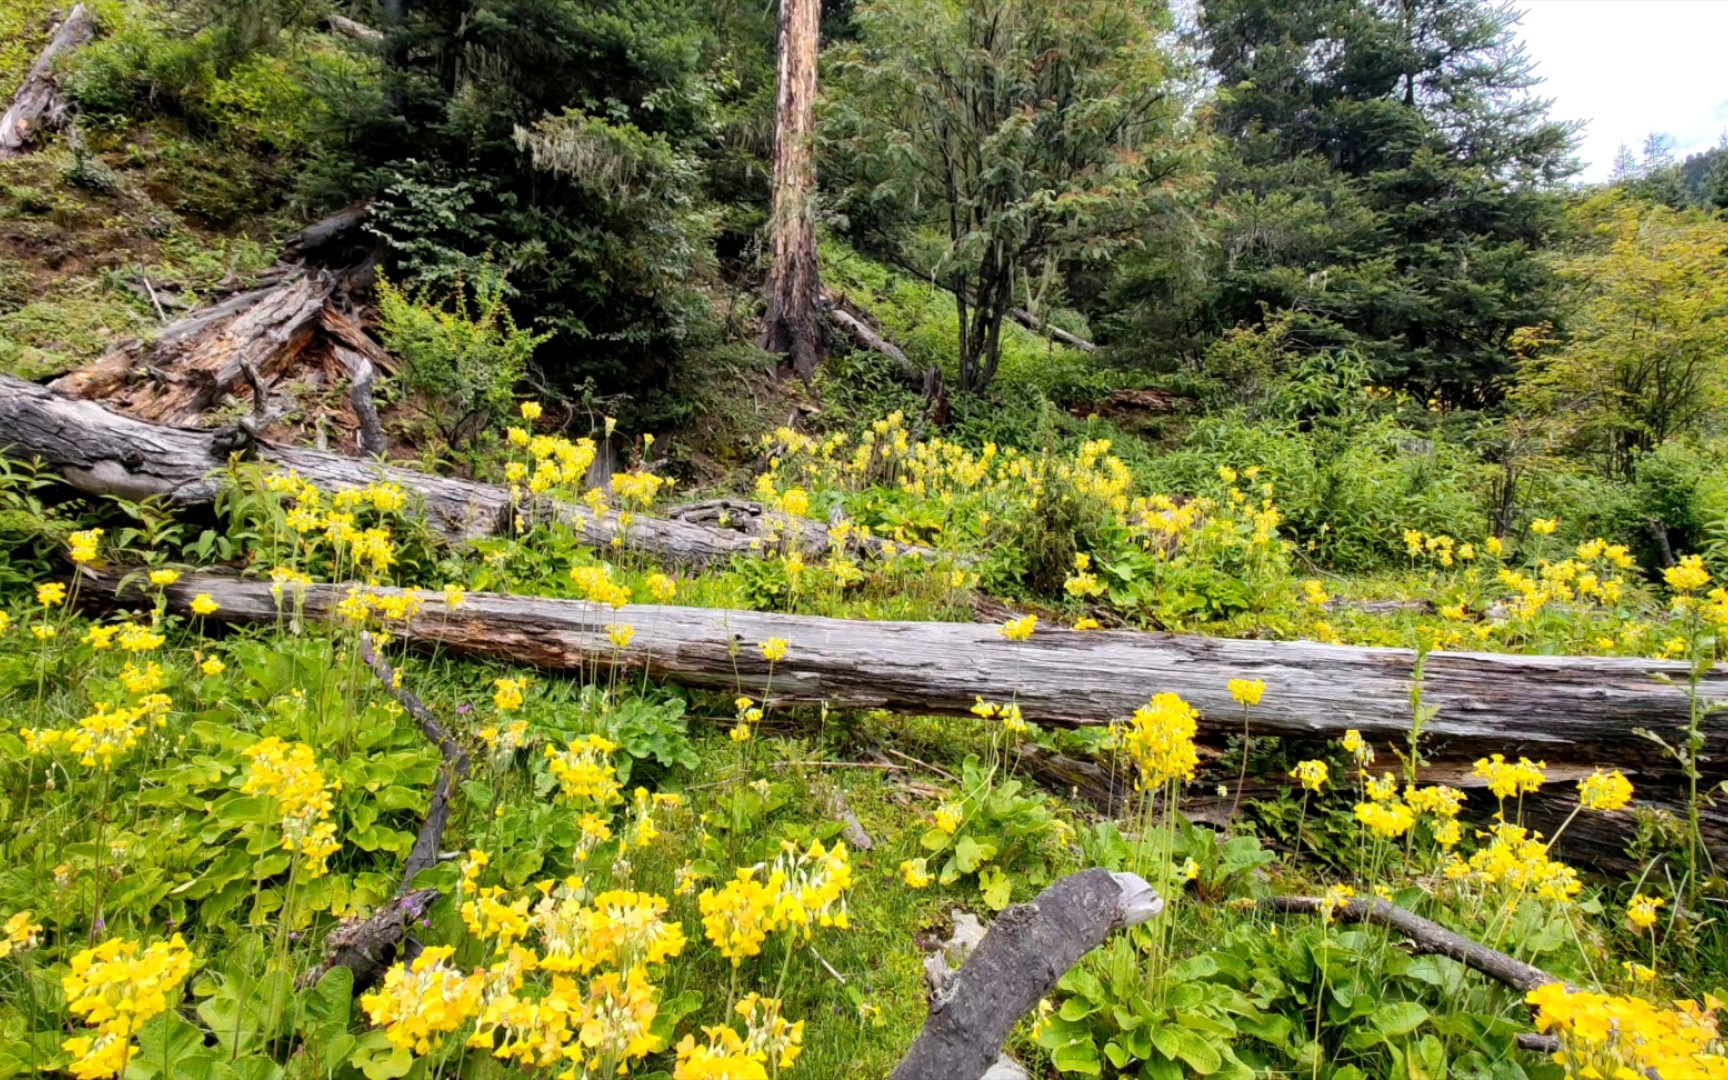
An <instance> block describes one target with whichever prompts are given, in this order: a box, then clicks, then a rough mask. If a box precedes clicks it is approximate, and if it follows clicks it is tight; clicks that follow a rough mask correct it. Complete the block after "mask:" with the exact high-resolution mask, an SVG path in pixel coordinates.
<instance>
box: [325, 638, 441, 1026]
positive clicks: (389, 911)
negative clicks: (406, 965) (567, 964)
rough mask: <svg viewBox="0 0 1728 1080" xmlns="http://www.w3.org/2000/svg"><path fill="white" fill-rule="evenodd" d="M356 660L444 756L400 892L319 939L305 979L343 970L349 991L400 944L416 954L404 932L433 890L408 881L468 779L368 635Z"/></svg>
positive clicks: (427, 861)
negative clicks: (320, 954) (316, 960)
mask: <svg viewBox="0 0 1728 1080" xmlns="http://www.w3.org/2000/svg"><path fill="white" fill-rule="evenodd" d="M360 659H361V660H363V661H365V663H366V666H367V668H369V669H370V670H371V672H372V674H373V675H375V676H377V677H378V681H379V682H381V683H383V684H384V688H385V689H386V690H388V691H389V692H390V695H391V696H392V697H394V698H395V699H396V701H397V702H398V703H399V704H400V705H401V706H402V708H403V709H405V710H407V712H408V715H409V716H411V717H413V718H414V720H415V722H416V723H418V724H419V725H420V731H421V733H422V734H424V735H425V736H426V738H427V739H428V740H429V741H430V742H431V743H432V744H433V745H434V746H436V747H438V752H439V753H440V754H442V755H443V757H444V768H443V769H442V770H440V771H439V773H438V780H437V782H436V783H435V784H434V785H433V787H432V800H431V802H430V803H429V804H428V806H427V808H426V819H425V820H424V821H423V822H421V823H420V831H419V832H418V833H417V834H416V835H415V837H414V847H413V848H412V849H410V851H409V852H408V859H407V861H406V862H405V863H404V864H403V866H402V887H401V889H400V890H398V892H397V894H396V896H395V898H394V899H392V900H390V901H389V902H388V903H386V904H384V905H383V906H382V907H380V908H379V909H378V910H377V911H375V912H373V913H372V915H371V916H370V917H368V918H365V919H351V920H348V921H346V922H344V923H342V924H341V925H339V926H338V927H336V929H334V930H332V931H331V932H330V934H329V936H328V937H326V938H325V939H324V944H325V947H326V948H327V949H328V950H329V955H328V956H327V957H326V958H325V960H324V962H323V963H322V964H320V965H318V967H316V968H315V969H313V970H312V971H310V972H308V973H307V975H306V978H305V980H304V981H305V982H306V983H307V984H311V983H315V982H317V981H318V980H319V979H320V978H322V977H323V975H324V973H325V972H326V971H329V970H330V969H331V968H333V967H345V968H348V969H349V970H351V971H353V972H354V992H355V993H356V994H358V993H360V992H361V991H362V990H364V989H366V988H367V987H369V986H371V985H372V984H373V983H375V982H377V981H378V979H379V977H380V976H382V975H383V974H384V971H385V969H387V968H388V967H389V966H390V964H391V962H392V961H393V960H394V958H395V956H396V952H397V948H398V946H401V945H402V944H403V943H404V942H405V941H406V942H407V943H408V944H407V948H405V949H404V950H403V951H404V953H405V954H407V953H414V952H417V951H418V950H416V949H415V948H414V944H413V939H412V938H411V937H410V932H411V931H412V929H413V926H414V924H415V923H416V922H418V921H420V920H421V919H423V918H425V916H426V912H427V911H428V910H429V909H430V908H431V907H432V905H433V904H434V903H436V902H437V900H438V895H439V894H438V890H437V889H415V888H414V887H413V885H414V879H415V878H416V877H418V876H419V874H420V872H421V871H422V870H429V869H431V868H432V867H433V866H434V865H436V864H437V862H438V847H439V845H440V844H441V843H442V842H443V839H444V828H445V826H446V825H448V824H449V822H450V793H451V791H452V790H453V788H454V786H455V785H456V784H459V783H461V782H462V780H463V778H465V777H466V776H467V775H468V766H469V762H468V751H466V750H464V749H463V748H462V745H461V744H460V743H458V742H457V741H456V739H455V737H454V736H452V735H451V734H450V731H449V729H448V728H446V727H445V726H444V724H443V723H442V722H441V721H440V720H439V719H438V717H437V716H436V715H434V714H433V712H432V710H431V709H428V708H427V707H426V703H425V702H423V701H421V700H420V698H419V696H418V695H416V694H415V693H413V692H412V691H410V690H406V689H403V687H402V685H401V679H400V678H399V677H398V675H397V673H396V672H395V671H393V670H391V668H390V663H389V661H387V660H385V659H384V658H383V657H382V656H380V655H379V654H378V650H377V649H376V648H374V647H373V643H372V635H371V634H366V633H362V634H361V635H360Z"/></svg>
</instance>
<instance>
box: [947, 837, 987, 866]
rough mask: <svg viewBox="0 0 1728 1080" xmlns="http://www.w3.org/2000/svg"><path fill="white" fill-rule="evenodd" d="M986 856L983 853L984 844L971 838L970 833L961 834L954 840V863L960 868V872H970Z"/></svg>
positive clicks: (981, 862)
mask: <svg viewBox="0 0 1728 1080" xmlns="http://www.w3.org/2000/svg"><path fill="white" fill-rule="evenodd" d="M986 858H988V856H986V855H985V854H984V846H983V845H982V844H980V843H979V842H978V841H976V840H974V839H972V836H971V834H966V835H964V836H961V837H960V839H959V840H957V841H955V843H954V865H956V866H958V867H959V868H960V872H961V873H963V874H970V873H972V872H973V871H975V870H977V869H978V867H979V866H980V865H982V864H983V862H984V860H985V859H986Z"/></svg>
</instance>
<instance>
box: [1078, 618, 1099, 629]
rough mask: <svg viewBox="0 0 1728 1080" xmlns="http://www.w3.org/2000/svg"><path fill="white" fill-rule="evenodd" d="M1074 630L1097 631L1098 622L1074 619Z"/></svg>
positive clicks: (1088, 619)
mask: <svg viewBox="0 0 1728 1080" xmlns="http://www.w3.org/2000/svg"><path fill="white" fill-rule="evenodd" d="M1074 629H1076V630H1096V629H1098V620H1097V619H1092V618H1084V619H1075V620H1074Z"/></svg>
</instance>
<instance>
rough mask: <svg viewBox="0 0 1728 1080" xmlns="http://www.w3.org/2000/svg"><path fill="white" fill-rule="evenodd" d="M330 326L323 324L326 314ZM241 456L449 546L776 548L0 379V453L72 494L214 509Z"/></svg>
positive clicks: (701, 553)
mask: <svg viewBox="0 0 1728 1080" xmlns="http://www.w3.org/2000/svg"><path fill="white" fill-rule="evenodd" d="M320 317H321V318H322V316H320ZM236 451H244V453H245V454H246V455H247V456H249V457H251V458H254V459H256V460H258V461H261V462H264V463H266V464H269V465H274V466H276V467H278V468H281V469H292V470H294V471H295V472H297V473H299V474H300V477H301V478H302V479H304V480H306V481H308V482H309V483H312V484H314V485H316V486H318V487H320V488H323V489H325V490H328V491H339V490H342V489H344V488H353V487H364V486H365V485H367V484H370V483H375V482H378V481H390V482H392V483H395V484H398V485H400V486H401V487H402V488H403V489H404V490H407V491H409V492H410V493H412V494H414V495H416V496H418V497H419V499H420V500H421V501H422V502H423V503H424V505H425V512H426V520H427V523H428V524H429V525H430V526H431V527H432V528H433V529H434V530H435V531H437V532H438V533H440V534H441V535H443V536H444V537H445V538H446V539H448V540H451V541H460V540H472V539H479V538H482V537H487V536H492V535H495V534H497V533H500V532H503V531H506V530H507V529H508V528H509V526H510V523H511V521H512V520H513V518H515V517H516V516H517V515H520V514H527V515H529V516H533V517H539V518H557V519H559V520H562V521H564V522H565V523H566V524H568V525H569V526H570V528H571V529H572V531H574V532H575V534H576V536H577V538H578V539H579V540H580V541H581V542H582V543H584V544H590V545H593V546H595V547H604V546H607V545H609V544H611V543H612V539H613V537H622V538H623V543H624V546H626V547H628V548H631V549H632V550H636V551H642V552H646V553H648V554H651V555H654V556H657V557H659V558H661V559H663V560H665V561H667V562H672V563H679V564H684V565H703V564H707V563H712V562H720V561H724V560H726V559H729V558H731V557H732V556H734V555H744V556H752V555H761V554H763V553H765V552H768V551H772V550H773V549H774V545H773V544H771V543H768V542H766V541H765V540H764V539H763V538H762V536H760V535H756V536H752V535H748V534H747V533H745V532H739V531H735V530H732V529H727V528H718V527H714V526H710V525H702V524H697V523H693V522H684V521H673V520H667V519H664V518H656V517H650V516H648V515H646V514H636V515H633V516H632V518H631V519H630V522H629V524H628V525H624V524H621V523H620V521H619V519H618V515H617V514H615V513H611V512H607V513H605V514H602V515H596V514H594V513H593V512H592V511H590V510H589V509H588V508H586V507H583V506H575V505H571V504H566V503H558V502H554V501H551V500H536V501H535V502H534V503H532V504H531V505H527V506H514V505H513V504H512V503H511V501H510V493H509V492H508V491H507V490H506V489H504V488H502V487H498V486H496V485H492V484H476V483H472V482H469V481H466V480H452V479H447V478H445V477H439V476H432V475H430V474H427V473H423V472H417V471H415V470H412V469H402V468H396V467H393V466H388V465H383V464H379V463H376V462H372V461H363V460H357V459H355V458H350V457H343V456H341V455H339V454H332V453H326V452H323V451H318V450H306V449H299V448H296V447H290V446H276V445H272V444H270V443H265V442H257V441H252V440H250V439H249V438H246V437H244V436H243V435H237V434H236V433H235V432H233V431H199V430H194V429H190V428H178V427H168V426H164V425H160V424H150V423H145V422H143V421H140V420H136V419H133V418H132V417H129V416H122V415H119V414H116V413H113V412H110V411H109V410H107V409H105V408H103V407H102V406H101V405H98V404H96V403H95V402H93V401H82V400H75V399H72V398H67V397H63V396H60V395H58V394H55V393H53V392H52V391H51V390H48V389H46V388H44V387H41V386H37V385H35V384H34V383H28V382H24V381H23V380H20V379H15V378H12V377H10V376H6V375H0V454H3V455H4V456H6V457H8V458H11V459H12V460H14V461H24V462H28V461H31V460H37V461H40V462H41V463H42V464H43V465H45V466H47V467H48V468H50V469H52V470H53V471H54V472H55V473H57V474H59V475H60V476H61V477H62V478H64V479H65V481H66V482H67V483H68V484H70V485H71V486H73V487H75V488H77V489H78V490H80V491H83V492H86V493H88V494H92V495H115V496H119V497H121V498H126V499H141V498H145V497H148V496H153V495H154V496H163V497H166V498H167V499H168V500H169V501H170V502H172V503H174V504H175V505H178V506H197V505H202V504H207V503H209V502H211V501H213V500H214V499H215V497H216V494H217V492H218V491H219V490H221V487H222V485H223V484H224V483H225V482H226V476H225V473H224V472H223V470H224V469H225V468H226V466H227V465H228V463H229V459H230V456H231V455H232V454H233V453H235V452H236ZM781 528H782V529H783V531H784V533H785V539H784V542H785V543H787V544H791V545H795V546H796V547H798V548H799V549H801V550H802V551H803V552H804V553H805V554H807V555H811V556H820V555H821V554H822V553H823V552H825V551H826V550H827V545H828V535H827V530H826V529H824V528H823V527H822V526H821V525H819V524H817V523H816V522H814V521H806V520H804V519H802V518H788V517H784V516H782V517H781Z"/></svg>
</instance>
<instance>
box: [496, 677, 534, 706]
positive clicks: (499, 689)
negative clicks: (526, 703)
mask: <svg viewBox="0 0 1728 1080" xmlns="http://www.w3.org/2000/svg"><path fill="white" fill-rule="evenodd" d="M492 685H493V686H494V687H495V688H496V693H494V694H493V695H492V704H493V705H496V706H497V707H498V711H499V712H514V711H516V710H517V709H520V708H521V707H522V702H523V700H524V697H523V693H522V692H523V690H525V689H526V688H527V686H528V680H527V679H493V680H492Z"/></svg>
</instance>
